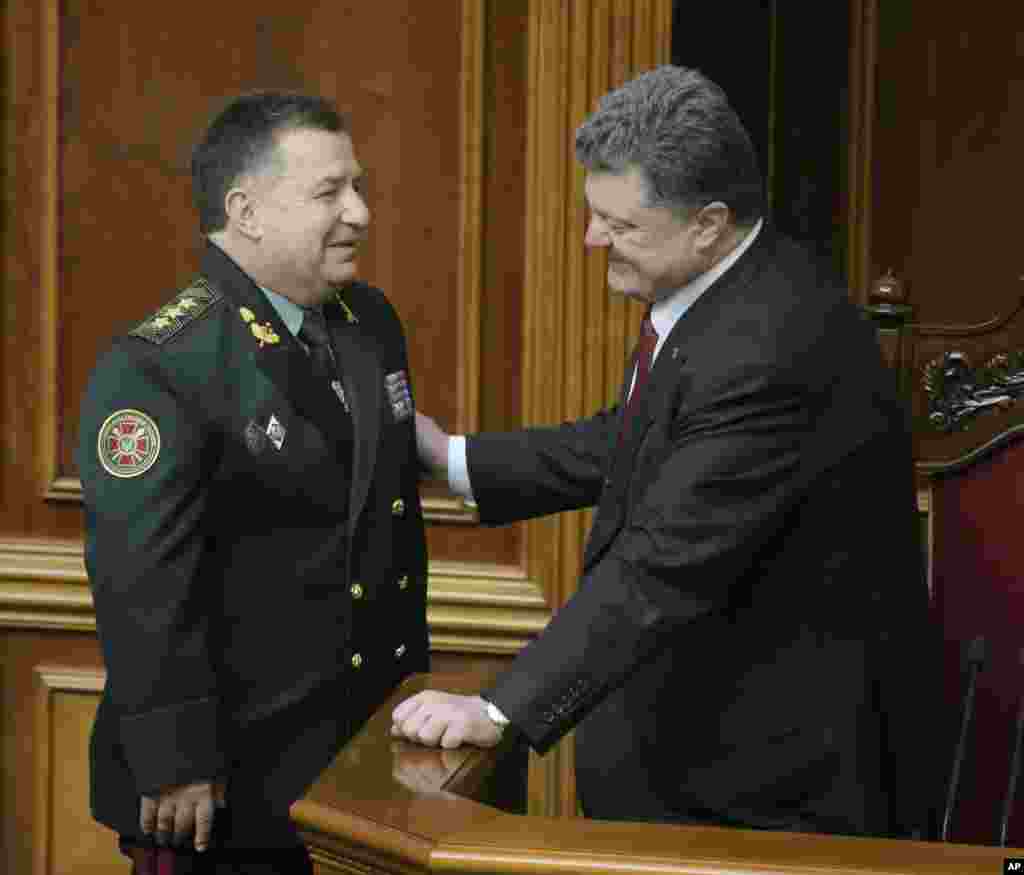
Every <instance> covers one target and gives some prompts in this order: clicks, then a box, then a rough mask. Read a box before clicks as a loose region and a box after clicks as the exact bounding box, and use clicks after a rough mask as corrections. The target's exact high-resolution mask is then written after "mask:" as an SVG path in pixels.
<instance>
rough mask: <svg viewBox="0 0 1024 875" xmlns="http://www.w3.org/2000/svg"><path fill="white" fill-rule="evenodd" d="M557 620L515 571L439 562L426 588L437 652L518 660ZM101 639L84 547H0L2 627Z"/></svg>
mask: <svg viewBox="0 0 1024 875" xmlns="http://www.w3.org/2000/svg"><path fill="white" fill-rule="evenodd" d="M550 618H551V612H550V609H549V608H548V604H547V601H546V600H545V598H544V595H543V592H542V590H541V588H540V587H539V586H538V585H537V584H536V583H535V582H534V581H532V580H531V579H530V578H529V577H528V576H527V575H526V574H525V573H524V572H523V571H522V570H520V569H518V568H516V567H514V566H505V565H496V564H487V563H465V562H451V561H444V560H438V561H436V562H431V563H430V566H429V570H428V584H427V621H428V624H429V626H430V641H431V649H433V650H439V651H454V652H458V653H489V654H495V653H496V654H513V653H517V652H518V651H519V650H521V649H522V648H523V647H525V646H526V644H527V643H529V641H530V639H531V638H532V637H534V636H535V635H537V634H538V633H539V632H540V631H541V630H542V629H543V628H544V626H545V625H546V624H547V622H548V620H550ZM4 627H7V628H25V629H55V630H56V629H60V630H69V631H75V632H94V631H95V630H96V616H95V612H94V610H93V604H92V593H91V591H90V589H89V581H88V578H87V577H86V573H85V562H84V559H83V553H82V545H81V544H80V543H76V542H64V541H47V540H29V539H24V540H8V541H0V628H4Z"/></svg>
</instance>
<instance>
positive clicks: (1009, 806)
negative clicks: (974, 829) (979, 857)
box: [999, 649, 1024, 848]
mask: <svg viewBox="0 0 1024 875" xmlns="http://www.w3.org/2000/svg"><path fill="white" fill-rule="evenodd" d="M1017 659H1018V662H1019V663H1020V665H1021V666H1022V667H1024V649H1022V650H1021V651H1020V653H1018V654H1017ZM1022 740H1024V696H1021V698H1020V700H1019V701H1018V702H1017V723H1016V725H1015V726H1014V730H1013V754H1012V755H1011V757H1010V778H1009V781H1008V782H1007V785H1006V798H1005V799H1003V816H1002V819H1001V820H1000V822H999V847H1001V848H1005V847H1006V830H1007V828H1008V827H1009V825H1010V814H1011V813H1012V812H1013V798H1014V797H1015V796H1016V795H1017V778H1018V777H1020V749H1021V741H1022Z"/></svg>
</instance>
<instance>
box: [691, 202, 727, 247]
mask: <svg viewBox="0 0 1024 875" xmlns="http://www.w3.org/2000/svg"><path fill="white" fill-rule="evenodd" d="M731 224H732V212H731V211H730V209H729V208H728V207H727V206H726V205H725V204H724V203H722V202H721V201H712V202H711V203H709V204H707V205H706V206H704V207H702V208H701V209H700V211H699V212H698V213H697V229H698V230H697V247H698V248H699V249H710V248H711V247H713V246H715V244H716V243H718V242H719V241H720V240H722V239H723V238H724V237H725V235H726V234H727V232H728V230H729V228H730V226H731Z"/></svg>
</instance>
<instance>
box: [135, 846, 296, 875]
mask: <svg viewBox="0 0 1024 875" xmlns="http://www.w3.org/2000/svg"><path fill="white" fill-rule="evenodd" d="M121 852H122V853H123V854H125V856H127V857H128V858H129V859H131V861H132V875H313V863H312V861H311V860H310V858H309V852H308V851H307V850H306V849H305V848H304V847H297V848H287V849H282V848H274V849H265V850H254V851H242V850H236V849H225V848H210V849H209V850H207V851H204V852H203V853H201V854H197V853H196V852H195V851H194V850H191V849H189V848H158V847H156V846H155V845H152V844H136V843H134V842H133V841H131V840H124V839H122V841H121Z"/></svg>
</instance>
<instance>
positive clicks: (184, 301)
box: [129, 277, 224, 344]
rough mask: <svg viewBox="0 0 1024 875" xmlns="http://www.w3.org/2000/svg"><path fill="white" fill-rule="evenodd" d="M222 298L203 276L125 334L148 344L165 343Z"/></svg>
mask: <svg viewBox="0 0 1024 875" xmlns="http://www.w3.org/2000/svg"><path fill="white" fill-rule="evenodd" d="M223 297H224V296H223V295H222V294H221V293H220V292H218V291H217V289H215V288H214V287H213V286H212V285H211V284H210V283H209V282H207V281H206V279H205V278H203V277H196V279H195V280H193V281H192V284H191V285H189V286H188V287H187V288H185V289H183V290H182V291H180V292H178V294H177V295H175V296H174V298H173V299H172V300H171V301H170V302H169V303H167V304H164V305H163V306H162V307H161V308H160V309H159V310H157V311H156V312H155V313H154V314H153V315H152V316H150V317H149V318H147V319H146V320H145V321H144V322H142V323H141V324H139V325H138V326H136V327H135V328H133V329H132V330H131V331H130V332H129V334H131V335H132V336H133V337H141V338H142V339H143V340H148V341H149V342H150V343H158V344H159V343H166V342H167V341H168V340H170V339H171V338H172V337H174V335H175V334H177V333H178V332H179V331H181V329H182V328H184V327H185V326H186V325H188V324H189V323H190V322H195V320H196V319H198V318H199V317H200V316H202V315H203V314H204V313H206V312H208V311H209V309H210V308H211V307H212V306H213V305H214V304H216V303H217V302H218V301H219V300H221V298H223Z"/></svg>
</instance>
